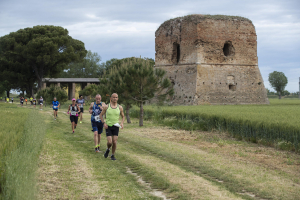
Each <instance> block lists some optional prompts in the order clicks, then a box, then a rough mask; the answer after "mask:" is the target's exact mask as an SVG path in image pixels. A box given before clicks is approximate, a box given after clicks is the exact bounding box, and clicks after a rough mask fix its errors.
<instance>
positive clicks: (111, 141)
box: [107, 135, 118, 155]
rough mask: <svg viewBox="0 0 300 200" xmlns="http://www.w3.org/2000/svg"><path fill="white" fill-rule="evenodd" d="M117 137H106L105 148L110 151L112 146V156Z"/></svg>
mask: <svg viewBox="0 0 300 200" xmlns="http://www.w3.org/2000/svg"><path fill="white" fill-rule="evenodd" d="M117 140H118V136H115V135H114V136H107V148H108V149H110V147H111V146H112V154H113V155H114V154H115V152H116V149H117Z"/></svg>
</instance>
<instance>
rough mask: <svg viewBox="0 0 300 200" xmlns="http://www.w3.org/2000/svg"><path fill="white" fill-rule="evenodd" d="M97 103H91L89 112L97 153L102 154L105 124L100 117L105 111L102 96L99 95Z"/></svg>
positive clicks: (96, 98)
mask: <svg viewBox="0 0 300 200" xmlns="http://www.w3.org/2000/svg"><path fill="white" fill-rule="evenodd" d="M95 100H96V101H95V102H93V103H91V105H90V108H89V112H90V114H91V123H92V128H93V130H92V131H93V132H94V142H95V152H100V140H101V133H102V132H103V123H102V122H101V120H100V118H99V115H100V113H101V111H102V109H103V106H104V105H105V104H104V103H102V102H101V95H100V94H97V95H96V97H95Z"/></svg>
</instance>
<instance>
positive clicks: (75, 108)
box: [68, 98, 79, 133]
mask: <svg viewBox="0 0 300 200" xmlns="http://www.w3.org/2000/svg"><path fill="white" fill-rule="evenodd" d="M69 111H71V113H70V121H71V123H72V130H73V133H74V132H75V131H74V129H75V128H76V126H77V122H78V111H79V106H78V105H77V104H76V99H75V98H73V99H72V104H71V105H69V109H68V114H69Z"/></svg>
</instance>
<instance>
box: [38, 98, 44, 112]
mask: <svg viewBox="0 0 300 200" xmlns="http://www.w3.org/2000/svg"><path fill="white" fill-rule="evenodd" d="M43 103H44V99H43V97H42V96H41V97H40V101H39V104H40V110H43Z"/></svg>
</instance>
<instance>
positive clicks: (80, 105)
mask: <svg viewBox="0 0 300 200" xmlns="http://www.w3.org/2000/svg"><path fill="white" fill-rule="evenodd" d="M77 103H78V104H79V108H80V114H79V116H80V122H79V123H80V124H81V123H82V113H83V106H85V102H84V99H83V96H82V95H79V99H77Z"/></svg>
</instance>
